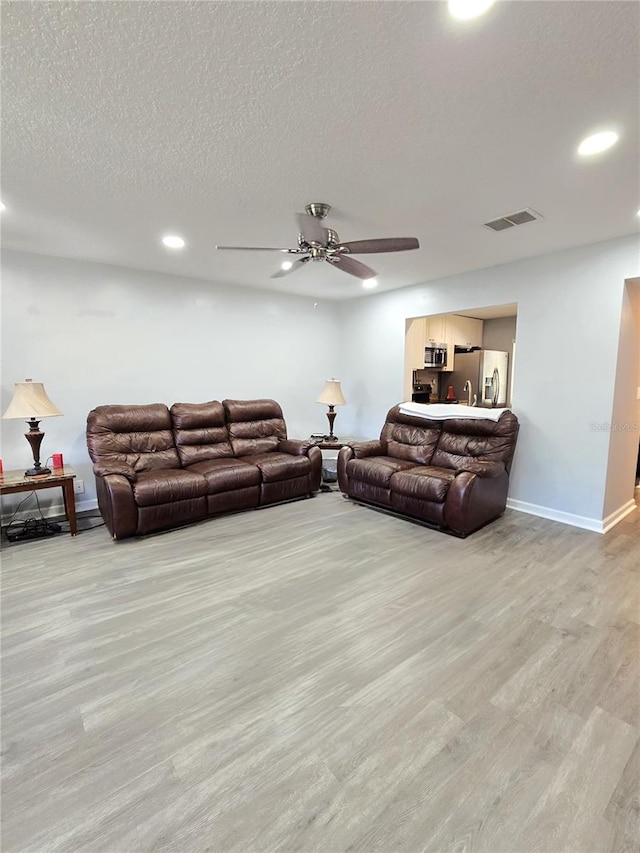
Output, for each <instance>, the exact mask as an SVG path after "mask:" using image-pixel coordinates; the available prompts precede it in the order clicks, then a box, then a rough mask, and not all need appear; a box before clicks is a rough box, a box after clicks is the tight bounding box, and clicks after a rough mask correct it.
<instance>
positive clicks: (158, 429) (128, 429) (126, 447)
mask: <svg viewBox="0 0 640 853" xmlns="http://www.w3.org/2000/svg"><path fill="white" fill-rule="evenodd" d="M87 448H88V450H89V456H90V457H91V460H92V462H98V461H99V460H100V458H101V457H109V458H110V460H111V461H112V462H114V463H116V462H120V463H123V464H124V465H126V466H129V467H130V468H131V469H133V471H135V472H136V473H138V472H140V471H153V470H157V469H162V470H166V469H168V468H180V459H179V458H178V453H177V451H176V447H175V443H174V440H173V432H172V431H171V416H170V414H169V409H168V408H167V407H166V406H165V405H164V403H151V404H149V405H145V406H98V407H97V408H95V409H93V410H92V411H91V412H89V415H88V417H87Z"/></svg>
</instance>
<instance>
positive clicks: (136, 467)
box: [87, 400, 322, 539]
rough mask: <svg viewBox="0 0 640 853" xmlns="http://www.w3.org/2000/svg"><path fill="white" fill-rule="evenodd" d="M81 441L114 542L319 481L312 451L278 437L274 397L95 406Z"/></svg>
mask: <svg viewBox="0 0 640 853" xmlns="http://www.w3.org/2000/svg"><path fill="white" fill-rule="evenodd" d="M87 447H88V450H89V456H90V457H91V460H92V462H93V463H94V465H93V471H94V474H95V478H96V489H97V494H98V506H99V508H100V512H101V514H102V517H103V519H104V522H105V525H106V527H107V529H108V531H109V533H110V534H111V536H112V537H113V538H114V539H125V538H126V537H129V536H140V535H143V534H145V533H152V532H154V531H157V530H165V529H167V528H171V527H176V526H178V525H182V524H186V523H187V522H191V521H200V520H202V519H205V518H209V517H210V516H214V515H218V514H220V513H224V512H229V511H237V510H242V509H251V508H255V507H260V506H265V505H266V504H272V503H278V502H281V501H286V500H291V499H293V498H301V497H307V496H309V495H312V494H314V493H315V492H317V491H318V489H319V488H320V480H321V478H322V453H321V451H320V450H319V449H318V448H317V447H315V446H314V445H313V443H312V442H310V441H293V440H291V439H288V438H287V428H286V425H285V422H284V419H283V416H282V409H281V408H280V406H279V405H278V403H276V401H275V400H223V402H222V403H220V402H218V401H217V400H212V401H211V402H208V403H175V404H174V405H173V406H171V409H169V408H168V407H167V406H165V405H164V404H163V403H153V404H150V405H144V406H98V407H97V408H96V409H93V411H91V412H90V413H89V415H88V417H87Z"/></svg>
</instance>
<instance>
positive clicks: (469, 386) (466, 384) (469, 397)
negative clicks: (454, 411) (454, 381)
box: [462, 379, 478, 406]
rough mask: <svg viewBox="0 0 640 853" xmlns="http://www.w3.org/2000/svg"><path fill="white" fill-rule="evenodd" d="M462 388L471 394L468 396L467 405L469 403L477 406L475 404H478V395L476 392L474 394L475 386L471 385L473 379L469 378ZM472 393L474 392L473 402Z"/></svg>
mask: <svg viewBox="0 0 640 853" xmlns="http://www.w3.org/2000/svg"><path fill="white" fill-rule="evenodd" d="M462 390H463V391H466V392H467V394H468V395H469V396H468V397H467V400H468V403H467V405H469V406H475V404H476V402H477V400H478V398H477V397H476V395H475V394H473V387H472V385H471V380H470V379H467V381H466V382H465V383H464V385H463V386H462ZM472 394H473V403H472V402H471V395H472Z"/></svg>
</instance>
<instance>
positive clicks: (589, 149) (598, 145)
mask: <svg viewBox="0 0 640 853" xmlns="http://www.w3.org/2000/svg"><path fill="white" fill-rule="evenodd" d="M617 141H618V134H617V133H616V132H615V131H614V130H603V131H602V132H601V133H594V134H593V135H592V136H587V138H586V139H583V140H582V142H581V143H580V146H579V147H578V154H582V155H584V156H585V157H588V156H589V155H591V154H599V153H600V152H601V151H606V150H607V148H611V146H612V145H615V144H616V142H617Z"/></svg>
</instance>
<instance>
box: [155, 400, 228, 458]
mask: <svg viewBox="0 0 640 853" xmlns="http://www.w3.org/2000/svg"><path fill="white" fill-rule="evenodd" d="M170 414H171V423H172V425H173V434H174V437H175V442H176V448H177V450H178V456H179V457H180V462H181V463H182V465H183V466H184V467H185V468H186V467H187V466H189V465H193V463H194V462H205V461H207V460H208V459H220V458H221V457H232V456H233V450H232V449H231V442H230V441H229V431H228V429H227V425H226V423H225V418H224V408H223V406H222V403H219V402H218V401H217V400H211V401H210V402H208V403H174V404H173V406H171V409H170Z"/></svg>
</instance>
